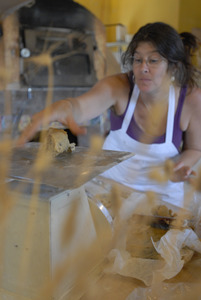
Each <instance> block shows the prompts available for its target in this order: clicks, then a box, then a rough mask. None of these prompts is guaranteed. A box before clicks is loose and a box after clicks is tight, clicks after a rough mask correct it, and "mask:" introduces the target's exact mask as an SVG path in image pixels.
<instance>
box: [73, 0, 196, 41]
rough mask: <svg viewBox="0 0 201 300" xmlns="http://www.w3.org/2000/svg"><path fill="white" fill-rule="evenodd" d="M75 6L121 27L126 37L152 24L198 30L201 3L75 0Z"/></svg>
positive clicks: (148, 0)
mask: <svg viewBox="0 0 201 300" xmlns="http://www.w3.org/2000/svg"><path fill="white" fill-rule="evenodd" d="M75 2H78V3H79V4H81V5H83V6H85V7H86V8H87V9H89V10H90V11H91V12H92V13H93V14H94V15H96V16H97V17H98V18H99V19H100V20H101V21H102V22H103V24H114V23H121V24H123V25H125V26H126V28H127V32H128V33H129V34H133V33H135V32H136V30H137V29H138V28H139V27H140V26H142V25H144V24H145V23H148V22H155V21H163V22H166V23H169V24H170V25H172V26H173V27H175V28H176V29H177V30H179V31H191V30H192V28H194V27H200V28H201V0H123V1H122V0H75ZM110 38H111V37H110ZM113 39H114V37H113Z"/></svg>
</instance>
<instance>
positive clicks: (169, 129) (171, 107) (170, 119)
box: [165, 85, 175, 142]
mask: <svg viewBox="0 0 201 300" xmlns="http://www.w3.org/2000/svg"><path fill="white" fill-rule="evenodd" d="M174 113H175V90H174V87H173V85H171V86H170V89H169V100H168V116H167V125H166V137H165V142H172V139H173V129H174Z"/></svg>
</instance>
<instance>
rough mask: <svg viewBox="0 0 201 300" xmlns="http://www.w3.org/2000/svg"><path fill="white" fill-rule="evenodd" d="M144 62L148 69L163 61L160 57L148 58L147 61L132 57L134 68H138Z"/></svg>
mask: <svg viewBox="0 0 201 300" xmlns="http://www.w3.org/2000/svg"><path fill="white" fill-rule="evenodd" d="M144 61H145V63H146V65H147V66H148V67H149V68H156V67H157V66H158V65H159V64H160V63H161V62H162V61H165V59H164V58H162V57H148V58H147V59H142V58H140V57H136V56H133V64H134V66H140V65H142V64H143V62H144Z"/></svg>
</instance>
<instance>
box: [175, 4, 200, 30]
mask: <svg viewBox="0 0 201 300" xmlns="http://www.w3.org/2000/svg"><path fill="white" fill-rule="evenodd" d="M180 2H181V5H180V14H179V30H180V31H191V30H192V28H195V27H197V28H201V1H200V0H180Z"/></svg>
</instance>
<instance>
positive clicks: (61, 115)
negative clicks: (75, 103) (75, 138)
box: [16, 100, 86, 146]
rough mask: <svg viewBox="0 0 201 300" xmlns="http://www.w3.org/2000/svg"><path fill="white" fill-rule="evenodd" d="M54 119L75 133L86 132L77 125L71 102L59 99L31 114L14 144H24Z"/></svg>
mask: <svg viewBox="0 0 201 300" xmlns="http://www.w3.org/2000/svg"><path fill="white" fill-rule="evenodd" d="M54 121H58V122H60V123H61V124H62V125H64V126H65V127H66V128H68V129H70V130H71V132H72V133H73V134H75V135H79V134H85V133H86V129H85V128H83V127H81V126H79V125H78V124H77V123H76V122H75V120H74V117H73V107H72V104H71V102H70V101H68V100H60V101H57V102H55V103H53V104H52V105H50V106H49V107H47V108H45V109H44V110H42V111H40V112H38V113H36V114H35V115H33V117H32V120H31V123H30V124H29V125H28V126H27V127H26V128H25V129H24V131H23V132H22V134H21V135H20V137H19V138H18V140H17V142H16V145H17V146H22V145H24V144H25V143H26V142H28V141H30V140H31V139H32V138H33V137H34V135H35V134H36V133H37V132H38V131H40V130H41V129H42V127H47V126H48V125H49V123H50V122H54Z"/></svg>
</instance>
